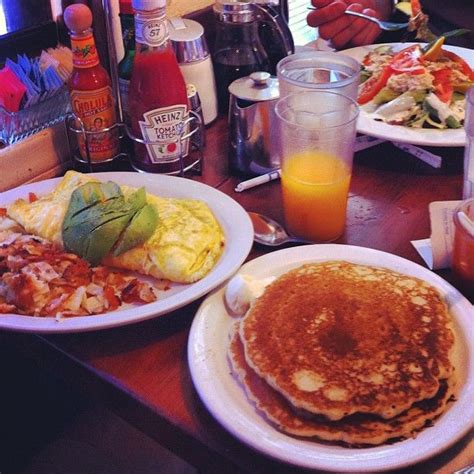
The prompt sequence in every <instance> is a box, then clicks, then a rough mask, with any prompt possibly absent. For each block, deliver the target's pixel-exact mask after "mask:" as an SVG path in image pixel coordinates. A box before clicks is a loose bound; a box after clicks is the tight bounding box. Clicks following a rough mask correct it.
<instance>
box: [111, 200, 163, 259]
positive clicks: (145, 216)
mask: <svg viewBox="0 0 474 474" xmlns="http://www.w3.org/2000/svg"><path fill="white" fill-rule="evenodd" d="M157 225H158V214H157V212H156V210H155V208H154V207H153V206H152V205H151V204H146V205H145V206H143V207H142V208H141V209H140V210H139V211H138V212H137V213H135V215H134V216H133V218H132V220H131V221H130V223H129V224H128V226H127V227H126V228H125V230H124V231H123V233H122V235H121V236H120V237H119V239H118V241H117V243H116V245H115V248H114V250H113V254H114V256H118V255H121V254H122V253H124V252H126V251H127V250H130V249H131V248H133V247H136V246H137V245H140V244H142V243H143V242H146V241H147V240H148V239H149V238H150V237H151V236H152V235H153V232H154V231H155V229H156V226H157Z"/></svg>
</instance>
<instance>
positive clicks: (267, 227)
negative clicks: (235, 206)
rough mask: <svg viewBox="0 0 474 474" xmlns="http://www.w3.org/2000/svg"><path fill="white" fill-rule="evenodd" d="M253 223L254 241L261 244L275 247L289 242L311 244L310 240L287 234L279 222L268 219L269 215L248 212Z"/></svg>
mask: <svg viewBox="0 0 474 474" xmlns="http://www.w3.org/2000/svg"><path fill="white" fill-rule="evenodd" d="M248 215H249V216H250V219H251V221H252V224H253V229H254V236H253V239H254V240H255V242H257V243H259V244H262V245H269V246H271V247H276V246H277V245H283V244H286V243H289V242H294V243H300V244H312V243H314V242H311V241H310V240H305V239H300V238H298V237H293V236H291V235H289V234H288V232H287V231H286V230H285V228H284V227H283V226H282V225H281V224H280V223H279V222H276V221H274V220H273V219H270V217H267V216H264V215H262V214H258V213H256V212H248Z"/></svg>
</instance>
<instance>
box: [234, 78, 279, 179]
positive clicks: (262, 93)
mask: <svg viewBox="0 0 474 474" xmlns="http://www.w3.org/2000/svg"><path fill="white" fill-rule="evenodd" d="M229 92H230V99H229V160H230V163H229V164H230V168H231V170H232V171H235V172H237V173H239V174H246V175H259V174H263V173H267V172H269V171H271V170H273V169H276V168H279V167H280V157H279V153H278V140H277V139H276V138H277V136H278V133H277V123H276V115H275V104H276V102H277V100H278V98H279V88H278V79H276V78H275V77H273V76H270V74H269V73H268V72H254V73H252V74H250V76H247V77H242V78H240V79H237V80H235V81H234V82H232V84H231V85H230V86H229Z"/></svg>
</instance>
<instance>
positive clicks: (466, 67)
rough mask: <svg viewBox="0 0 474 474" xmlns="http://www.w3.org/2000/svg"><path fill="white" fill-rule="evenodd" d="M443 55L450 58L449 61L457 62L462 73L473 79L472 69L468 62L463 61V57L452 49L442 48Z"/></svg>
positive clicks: (473, 72)
mask: <svg viewBox="0 0 474 474" xmlns="http://www.w3.org/2000/svg"><path fill="white" fill-rule="evenodd" d="M443 56H445V57H446V58H448V59H450V60H451V61H454V62H456V63H458V64H459V65H460V66H461V71H462V72H463V74H465V75H466V76H467V77H469V78H470V79H471V80H474V71H473V70H472V68H471V66H469V64H467V62H466V61H464V59H463V58H461V57H460V56H458V55H457V54H456V53H453V52H452V51H447V50H445V49H443Z"/></svg>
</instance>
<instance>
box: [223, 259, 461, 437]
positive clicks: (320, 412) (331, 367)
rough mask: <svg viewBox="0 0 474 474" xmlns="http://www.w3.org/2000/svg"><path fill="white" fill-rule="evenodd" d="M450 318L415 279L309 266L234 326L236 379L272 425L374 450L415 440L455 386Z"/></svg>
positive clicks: (279, 282)
mask: <svg viewBox="0 0 474 474" xmlns="http://www.w3.org/2000/svg"><path fill="white" fill-rule="evenodd" d="M453 348H454V332H453V330H452V321H451V316H450V314H449V312H448V309H447V307H446V304H445V303H444V301H443V298H442V297H441V295H440V294H439V293H438V291H437V290H436V289H435V288H433V287H432V286H430V285H429V284H427V283H426V282H424V281H421V280H419V279H417V278H413V277H409V276H406V275H402V274H400V273H397V272H394V271H391V270H388V269H385V268H377V267H369V266H363V265H356V264H352V263H348V262H340V261H334V262H325V263H317V264H307V265H303V266H302V267H299V268H297V269H295V270H292V271H289V272H288V273H285V274H284V275H282V276H281V277H279V278H278V279H276V280H275V281H274V282H273V283H272V284H271V285H269V286H268V287H267V288H266V290H265V292H264V294H263V295H262V296H261V297H260V298H258V300H257V301H256V302H255V304H254V305H253V306H252V307H251V308H250V310H249V311H248V312H247V314H246V315H245V316H244V317H243V318H242V319H241V320H240V321H239V322H238V323H237V324H236V325H235V326H234V327H233V331H232V334H231V337H230V345H229V352H228V354H229V359H230V361H231V366H232V368H233V372H234V373H235V375H236V376H237V377H238V379H239V380H240V382H241V383H242V385H243V386H244V388H245V391H246V393H247V396H248V398H250V399H251V400H252V402H253V403H254V404H255V406H256V408H257V409H258V411H259V412H261V413H262V414H263V415H264V416H265V417H266V418H267V419H268V420H269V421H270V422H271V423H272V424H274V425H275V426H276V427H277V428H278V429H280V430H281V431H284V432H287V433H291V434H293V435H297V436H305V437H317V438H319V439H322V440H327V441H337V442H343V443H349V444H351V445H378V444H381V443H384V442H386V441H388V440H392V439H396V438H398V439H400V438H407V437H411V436H414V435H415V434H416V432H418V431H419V430H420V429H421V428H423V427H425V426H427V425H428V424H430V422H431V421H432V420H434V419H435V418H436V417H437V416H439V415H440V414H441V413H442V412H443V411H444V410H445V409H446V406H447V403H448V401H449V400H450V399H451V398H452V397H453V394H454V388H455V376H454V372H455V370H454V365H453V362H452V359H453V357H452V353H453Z"/></svg>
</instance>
